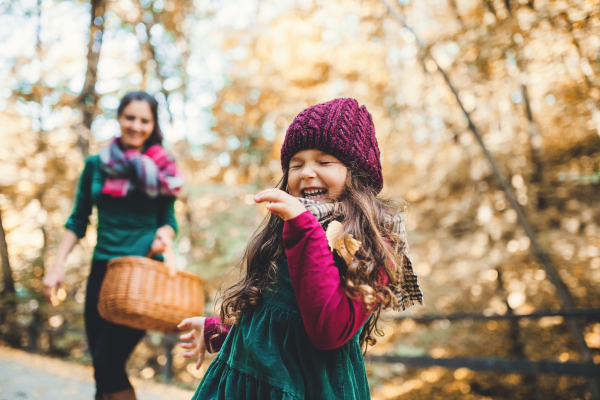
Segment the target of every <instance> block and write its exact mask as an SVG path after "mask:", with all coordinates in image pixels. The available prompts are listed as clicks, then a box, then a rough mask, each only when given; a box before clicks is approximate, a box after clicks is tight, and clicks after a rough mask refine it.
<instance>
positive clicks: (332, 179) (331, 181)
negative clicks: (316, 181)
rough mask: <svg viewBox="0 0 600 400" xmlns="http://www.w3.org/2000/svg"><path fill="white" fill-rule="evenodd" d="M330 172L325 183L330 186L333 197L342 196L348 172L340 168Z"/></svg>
mask: <svg viewBox="0 0 600 400" xmlns="http://www.w3.org/2000/svg"><path fill="white" fill-rule="evenodd" d="M328 172H329V173H328V174H327V179H326V182H325V183H326V184H327V186H329V190H330V192H331V194H332V195H334V196H336V197H337V196H340V195H341V194H342V192H343V191H344V187H345V186H346V170H345V169H342V168H339V169H335V170H332V171H328Z"/></svg>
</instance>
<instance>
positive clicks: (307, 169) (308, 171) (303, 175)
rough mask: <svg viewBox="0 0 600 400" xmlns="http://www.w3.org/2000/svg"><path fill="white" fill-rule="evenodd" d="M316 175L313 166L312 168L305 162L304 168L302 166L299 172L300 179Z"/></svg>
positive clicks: (311, 177)
mask: <svg viewBox="0 0 600 400" xmlns="http://www.w3.org/2000/svg"><path fill="white" fill-rule="evenodd" d="M316 177H317V173H316V172H315V170H314V168H312V167H311V166H310V165H309V164H306V165H305V166H304V168H302V172H301V173H300V178H301V179H313V178H316Z"/></svg>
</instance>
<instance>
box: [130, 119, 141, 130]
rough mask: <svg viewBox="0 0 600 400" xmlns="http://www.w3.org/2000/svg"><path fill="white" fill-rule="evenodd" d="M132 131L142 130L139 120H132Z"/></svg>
mask: <svg viewBox="0 0 600 400" xmlns="http://www.w3.org/2000/svg"><path fill="white" fill-rule="evenodd" d="M132 127H133V130H134V131H139V130H140V129H141V128H142V123H141V122H140V121H139V120H137V119H136V120H134V121H133V124H132Z"/></svg>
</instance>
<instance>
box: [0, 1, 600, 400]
mask: <svg viewBox="0 0 600 400" xmlns="http://www.w3.org/2000/svg"><path fill="white" fill-rule="evenodd" d="M390 5H391V7H393V10H394V12H397V13H400V15H402V16H404V18H405V19H406V23H407V25H408V26H410V27H412V29H413V30H412V31H411V30H410V29H408V28H406V27H402V26H401V25H400V24H399V23H398V21H397V20H395V19H394V18H393V14H390V11H389V10H388V8H387V7H386V6H385V5H384V3H382V2H379V1H376V0H368V1H358V0H335V1H327V2H325V1H322V0H297V1H291V0H284V1H282V0H278V1H275V0H262V1H260V2H258V1H241V0H222V1H211V0H195V1H193V2H192V1H187V0H119V1H111V0H93V1H92V2H91V3H90V2H87V1H78V0H61V1H58V0H37V1H36V0H12V1H9V0H3V1H0V13H1V15H0V40H1V42H2V43H3V46H2V47H0V82H1V86H0V87H1V88H2V92H1V93H0V94H1V95H0V124H1V125H0V126H2V129H1V130H0V138H1V141H0V142H1V143H2V147H1V148H0V171H2V173H1V174H0V213H1V214H0V218H1V222H2V227H3V229H2V230H1V231H0V250H2V252H1V255H2V259H1V260H2V268H3V273H4V274H3V277H4V278H3V279H2V281H1V283H0V285H1V290H2V310H3V312H2V319H1V320H0V322H1V323H2V327H3V328H2V332H1V335H2V336H1V340H2V342H3V343H5V344H8V345H11V346H15V347H26V348H30V349H32V350H35V351H39V352H46V353H50V354H53V355H59V356H63V357H67V358H72V359H80V360H83V361H87V360H89V358H88V356H87V355H86V353H85V341H84V339H83V333H82V331H81V327H82V318H81V308H82V306H81V304H82V303H83V301H84V299H85V279H86V277H87V274H88V272H89V260H90V258H91V250H92V249H93V246H94V243H95V232H94V226H93V225H94V224H95V220H94V219H93V224H92V226H91V227H90V229H89V230H88V234H87V236H86V238H85V239H83V240H82V241H81V246H77V247H76V250H75V251H74V252H73V253H72V255H71V256H70V257H69V259H68V268H69V270H68V276H67V280H66V282H65V287H64V289H65V290H64V293H59V298H62V299H64V301H63V302H62V303H61V304H60V305H58V306H56V307H52V306H50V305H48V304H47V303H46V302H45V301H44V300H43V298H42V296H41V278H42V277H43V273H44V266H45V265H49V263H50V262H51V260H52V257H53V254H54V252H55V250H56V246H57V244H58V240H59V239H60V237H61V235H62V232H63V228H62V225H63V224H64V222H65V221H66V219H67V217H68V215H69V213H70V211H71V207H72V200H73V196H74V191H75V187H76V182H77V179H78V176H79V173H80V171H81V169H82V166H83V160H84V157H85V156H86V155H87V154H94V153H96V152H97V151H98V148H99V146H101V145H102V143H104V142H105V141H106V140H108V139H110V138H111V137H113V136H114V135H115V134H116V133H117V132H118V125H117V123H116V121H115V119H114V118H115V114H116V108H117V106H118V102H119V99H120V98H121V97H122V96H123V95H124V94H125V93H126V92H127V91H130V90H146V91H148V92H150V93H152V94H154V95H155V96H156V98H157V99H158V100H159V103H160V105H161V112H160V124H161V127H162V129H163V131H164V132H165V138H166V141H165V146H166V147H167V148H168V149H169V150H170V151H171V152H172V153H173V154H174V155H175V156H176V158H177V160H178V163H179V164H180V165H181V166H182V168H183V169H184V171H185V175H186V188H185V190H184V192H183V194H182V195H181V196H180V199H179V200H178V202H177V204H176V211H177V216H178V219H179V222H180V225H181V232H180V234H179V236H178V239H177V246H176V247H177V249H176V250H177V265H178V266H179V267H180V268H186V269H188V270H190V271H193V272H196V273H198V274H200V275H201V276H202V277H203V278H205V280H206V281H207V285H206V286H207V294H206V295H207V301H208V306H207V309H206V312H207V314H210V313H211V312H213V305H214V300H215V299H216V298H217V294H218V289H219V288H220V287H221V286H222V285H223V284H224V283H225V282H227V281H228V280H230V279H232V278H233V277H234V276H235V271H232V270H231V268H230V267H231V266H232V264H233V263H234V261H235V259H236V258H237V257H238V256H239V254H240V251H241V250H242V249H243V245H244V243H245V242H246V240H247V238H248V237H249V235H250V234H251V233H252V232H253V230H254V229H255V228H256V226H257V223H258V221H259V220H260V219H261V218H262V216H263V215H264V209H262V208H259V207H257V206H255V205H254V203H253V200H252V195H253V194H254V193H255V192H256V191H258V190H260V189H261V188H265V187H269V186H272V185H273V184H274V182H276V181H277V180H278V179H279V178H280V177H281V167H280V163H279V149H280V145H281V142H282V140H283V137H284V134H285V129H286V128H287V126H288V125H289V123H290V122H291V121H292V119H293V118H294V116H295V115H296V114H297V113H298V112H300V111H301V110H302V109H304V108H306V107H307V106H309V105H312V104H315V103H318V102H322V101H327V100H330V99H332V98H334V97H354V98H356V99H358V101H359V103H361V104H365V105H366V106H367V108H368V109H369V111H370V112H371V113H372V114H373V117H374V121H375V126H376V129H377V136H378V140H379V145H380V148H381V149H382V163H383V168H384V175H385V179H386V186H385V189H384V195H386V196H395V197H402V198H404V199H406V200H408V201H409V202H410V204H411V206H410V208H409V215H408V221H407V224H408V229H409V242H410V246H411V255H412V258H413V264H414V265H415V268H416V272H417V274H418V275H419V277H420V282H421V284H422V287H423V290H424V293H425V300H426V306H425V307H424V308H423V309H419V310H411V312H410V313H413V314H417V315H418V314H421V313H436V314H448V313H457V312H465V313H469V312H474V313H480V314H481V313H482V314H485V315H493V314H506V313H517V314H526V313H530V312H533V311H536V310H546V309H558V308H560V307H561V302H560V299H559V297H558V295H557V293H556V288H555V287H554V285H553V284H552V283H551V282H550V280H549V279H548V276H547V274H546V271H545V270H544V268H543V266H542V265H541V264H540V263H539V261H538V259H537V258H536V257H534V256H533V254H532V253H531V248H530V246H531V242H530V239H529V237H528V236H527V235H526V234H525V232H524V231H523V229H522V228H521V226H520V224H519V223H518V221H517V214H516V212H515V210H514V209H512V208H511V207H510V204H509V202H508V200H507V198H506V195H505V193H504V191H503V190H502V188H501V186H500V185H499V184H498V181H497V180H496V179H495V178H494V175H493V173H492V170H491V168H490V165H489V163H488V161H487V160H486V158H485V157H484V155H483V153H482V152H481V147H480V145H479V144H478V143H477V142H476V141H475V139H474V137H473V135H472V133H471V132H469V125H468V120H467V119H466V117H465V113H464V112H463V111H462V110H461V108H460V106H459V104H458V103H457V100H456V98H455V96H454V94H453V93H452V91H451V90H450V88H449V86H448V85H447V82H446V81H445V80H444V78H443V76H442V75H441V74H439V71H438V69H439V68H442V69H443V70H444V72H445V73H446V74H447V76H448V79H449V80H450V81H451V82H452V84H453V86H454V87H455V89H456V92H457V95H458V99H459V100H460V102H461V103H462V106H463V107H464V111H465V112H467V113H468V114H469V116H470V118H471V120H472V122H473V124H474V125H476V126H477V128H478V129H479V131H480V133H481V135H482V137H483V142H484V144H485V146H486V147H487V149H488V150H489V151H490V152H491V154H492V155H493V156H494V157H495V159H496V160H497V162H498V164H499V166H500V169H501V171H502V173H503V174H504V175H505V176H506V177H507V178H508V180H509V182H510V184H511V186H512V188H513V190H514V192H515V194H516V197H517V200H518V202H519V204H520V205H521V206H522V207H523V208H524V210H525V212H526V214H527V216H528V218H529V219H530V221H531V223H532V225H533V226H534V229H535V230H536V231H537V232H538V235H539V241H540V243H541V246H542V247H543V248H544V249H545V250H546V251H547V252H549V254H550V257H551V260H552V262H553V264H554V265H555V266H556V268H557V269H558V271H559V275H560V277H561V279H562V280H563V281H564V282H565V284H566V286H567V287H568V289H569V292H570V293H571V295H572V297H573V299H574V302H575V306H576V307H577V308H600V296H599V294H598V293H599V290H598V289H599V288H598V282H599V281H600V239H598V233H599V232H598V229H599V228H598V225H599V224H600V218H599V217H598V215H600V213H599V212H598V206H597V204H596V201H595V200H596V199H597V197H598V194H600V193H599V185H598V183H599V181H600V137H599V135H600V110H599V101H600V89H599V88H600V78H599V74H600V39H599V36H598V35H597V32H598V28H599V27H600V7H599V5H600V4H599V3H598V1H597V0H581V1H574V0H569V1H551V0H504V1H503V0H482V1H479V0H478V1H474V0H469V1H461V2H458V1H455V0H424V1H419V2H415V1H410V0H399V1H397V2H395V3H393V4H391V3H390ZM415 34H416V36H415ZM417 37H418V38H417ZM417 40H421V41H422V45H423V47H422V48H420V47H419V43H417ZM424 49H425V50H424ZM424 52H427V53H428V54H431V55H432V56H433V58H434V59H435V61H436V62H433V60H432V59H428V58H423V55H424ZM4 232H5V236H6V246H3V244H2V243H3V241H2V240H1V239H2V234H3V233H4ZM9 264H10V265H9ZM13 288H14V290H13ZM13 292H14V296H13V295H12V293H13ZM9 299H16V302H15V304H14V306H15V307H16V312H14V313H9V312H7V310H8V307H9V306H10V301H9ZM393 317H394V315H393V314H390V315H388V316H387V319H388V320H389V321H388V322H387V323H386V324H384V331H385V333H386V336H385V337H384V338H383V339H381V340H380V343H379V344H378V345H377V346H375V347H374V348H372V349H371V350H370V353H371V354H384V353H385V354H400V355H426V354H429V355H432V356H435V357H447V356H496V357H506V358H513V359H524V358H527V359H531V360H555V361H562V362H564V361H580V360H581V359H580V355H579V352H578V348H577V344H576V341H575V339H574V337H573V335H572V334H571V331H570V330H569V326H568V324H567V323H566V321H563V318H562V317H547V318H543V319H540V320H527V319H523V320H520V321H519V322H509V321H499V322H496V321H489V322H476V321H475V322H472V321H471V322H469V321H468V320H466V321H464V322H459V323H456V322H453V323H450V321H447V320H442V321H437V322H435V323H433V324H416V323H415V322H414V321H412V320H405V321H403V322H393V320H392V319H393ZM31 321H39V324H41V325H44V326H46V327H48V329H49V330H41V331H40V333H39V334H38V335H30V334H29V333H27V332H25V331H23V330H19V329H9V328H8V327H9V326H31ZM599 322H600V321H598V319H589V320H584V321H583V324H582V330H583V335H584V338H585V341H586V343H587V345H588V346H589V347H590V348H591V351H592V356H593V360H594V362H596V363H598V362H600V323H599ZM11 324H12V325H11ZM67 328H69V329H67ZM71 328H72V329H71ZM61 329H62V330H61ZM78 329H79V330H78ZM53 332H55V333H53ZM31 338H35V341H36V342H35V343H31ZM161 340H162V339H161V338H160V337H159V336H157V335H155V334H152V335H149V336H148V339H147V340H146V341H145V342H144V343H143V344H142V345H140V347H139V348H138V350H137V351H136V355H135V356H134V358H133V359H132V360H131V363H130V370H131V371H132V372H133V373H136V374H141V376H142V377H144V378H146V379H157V376H158V375H155V371H156V373H158V372H159V371H160V368H161V366H162V365H165V363H166V362H167V361H166V356H165V354H164V351H163V349H162V347H160V346H159V344H160V343H161ZM173 351H174V354H175V358H174V360H173V364H174V369H175V371H176V376H175V380H176V381H178V382H182V384H188V385H191V386H194V385H196V384H197V379H198V378H199V377H200V376H201V374H202V372H203V370H204V368H203V370H201V372H200V373H196V372H194V371H193V369H192V368H188V364H187V362H186V361H185V360H184V359H183V358H182V357H181V355H180V353H179V352H178V350H176V349H175V350H173ZM368 372H369V377H370V379H371V387H372V392H373V398H376V399H396V398H402V399H413V398H414V399H420V398H423V397H426V396H427V397H431V396H434V397H439V398H448V399H452V398H457V399H458V398H460V399H463V398H467V399H484V398H494V399H517V398H523V399H531V398H535V397H534V396H537V398H540V399H583V398H585V397H586V396H589V395H590V394H589V388H588V386H587V383H586V381H585V380H584V379H580V378H570V377H558V378H557V377H552V376H544V375H540V376H533V377H532V376H522V375H515V374H492V373H479V372H473V371H469V370H466V369H464V368H463V369H458V370H455V371H452V370H445V369H441V368H439V367H432V368H422V369H416V368H406V367H404V366H402V365H385V364H377V363H372V364H368Z"/></svg>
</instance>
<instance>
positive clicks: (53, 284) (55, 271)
mask: <svg viewBox="0 0 600 400" xmlns="http://www.w3.org/2000/svg"><path fill="white" fill-rule="evenodd" d="M64 280H65V273H64V272H63V269H62V267H57V266H54V267H53V268H52V269H51V270H50V271H49V272H48V273H47V274H46V276H45V277H44V281H43V282H44V295H45V296H46V298H47V299H48V301H52V289H56V290H58V289H59V288H60V285H62V283H63V281H64Z"/></svg>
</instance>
